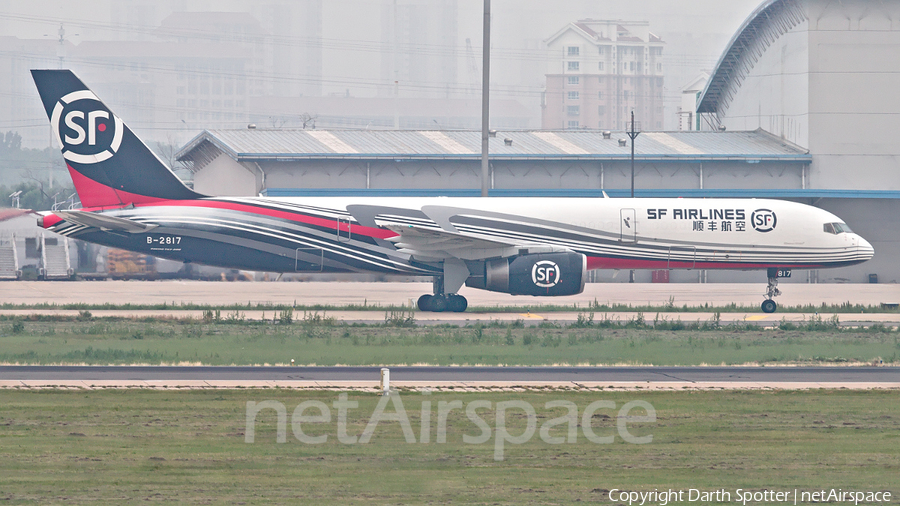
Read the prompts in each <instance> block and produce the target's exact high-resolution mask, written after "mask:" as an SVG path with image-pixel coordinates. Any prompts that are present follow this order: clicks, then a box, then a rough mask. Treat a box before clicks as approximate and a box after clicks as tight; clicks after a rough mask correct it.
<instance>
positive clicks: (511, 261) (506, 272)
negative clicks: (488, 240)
mask: <svg viewBox="0 0 900 506" xmlns="http://www.w3.org/2000/svg"><path fill="white" fill-rule="evenodd" d="M481 266H483V267H484V271H483V273H478V274H477V275H474V276H472V277H470V278H469V279H467V280H466V286H470V287H472V288H481V289H482V290H490V291H492V292H503V293H508V294H511V295H540V296H551V297H552V296H558V295H575V294H579V293H581V292H583V291H584V282H585V279H586V278H587V257H585V256H584V255H582V254H581V253H535V254H531V255H519V256H514V257H510V258H498V259H493V260H487V261H485V262H480V265H479V267H481ZM470 271H472V272H478V271H477V270H473V269H470Z"/></svg>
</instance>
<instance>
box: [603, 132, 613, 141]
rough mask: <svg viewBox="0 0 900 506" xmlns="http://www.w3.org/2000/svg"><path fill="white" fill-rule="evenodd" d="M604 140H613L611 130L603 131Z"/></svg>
mask: <svg viewBox="0 0 900 506" xmlns="http://www.w3.org/2000/svg"><path fill="white" fill-rule="evenodd" d="M603 138H604V139H612V132H610V131H609V130H604V131H603Z"/></svg>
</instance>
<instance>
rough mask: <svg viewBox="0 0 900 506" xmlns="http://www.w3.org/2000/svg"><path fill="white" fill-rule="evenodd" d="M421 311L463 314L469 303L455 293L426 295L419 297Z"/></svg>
mask: <svg viewBox="0 0 900 506" xmlns="http://www.w3.org/2000/svg"><path fill="white" fill-rule="evenodd" d="M417 305H418V306H419V310H420V311H431V312H434V313H442V312H444V311H451V312H454V313H462V312H463V311H465V310H466V308H467V307H469V301H467V300H466V298H465V297H463V296H462V295H457V294H455V293H451V294H449V295H447V294H434V295H428V294H425V295H423V296H421V297H419V302H418V303H417Z"/></svg>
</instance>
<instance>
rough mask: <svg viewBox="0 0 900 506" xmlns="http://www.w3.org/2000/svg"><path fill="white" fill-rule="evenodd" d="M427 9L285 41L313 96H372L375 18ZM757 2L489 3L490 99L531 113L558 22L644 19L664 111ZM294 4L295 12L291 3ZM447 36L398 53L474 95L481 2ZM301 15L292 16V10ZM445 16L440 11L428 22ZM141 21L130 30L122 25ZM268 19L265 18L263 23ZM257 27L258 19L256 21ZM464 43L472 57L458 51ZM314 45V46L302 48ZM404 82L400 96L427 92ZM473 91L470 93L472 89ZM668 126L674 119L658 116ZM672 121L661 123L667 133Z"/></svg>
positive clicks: (98, 18)
mask: <svg viewBox="0 0 900 506" xmlns="http://www.w3.org/2000/svg"><path fill="white" fill-rule="evenodd" d="M393 1H396V2H398V3H399V4H400V5H406V6H409V5H413V6H418V7H421V8H424V9H434V10H435V11H437V9H436V8H434V6H435V5H436V4H438V3H441V4H442V5H444V6H446V5H448V4H449V5H451V6H452V5H453V4H454V1H453V0H441V1H440V2H438V0H431V1H428V0H323V1H322V2H321V32H320V33H319V34H311V33H302V32H303V31H304V30H303V29H294V30H293V31H292V33H291V36H290V37H289V39H287V40H288V42H287V43H290V44H294V43H296V44H304V43H315V44H321V47H322V66H321V69H322V76H321V77H322V79H323V84H322V87H321V91H322V94H324V95H328V94H341V95H343V94H348V93H349V94H350V95H353V96H359V97H366V96H375V95H376V94H377V93H378V90H379V88H380V89H381V90H382V93H383V91H384V86H386V85H387V86H389V84H388V83H389V82H390V81H388V80H386V79H385V76H384V73H383V68H382V63H383V62H382V60H383V59H384V58H385V57H390V53H391V51H392V46H391V43H390V37H391V35H390V34H389V33H386V30H385V24H384V22H383V15H384V12H386V9H387V10H389V9H390V6H391V5H392V2H393ZM760 2H761V0H631V1H628V2H623V1H621V0H617V1H612V0H563V1H556V2H549V1H547V0H493V2H492V11H493V24H492V50H493V53H492V54H493V56H492V65H491V70H492V79H491V81H492V90H493V91H492V96H493V97H494V98H506V99H515V100H518V101H520V102H521V103H522V104H524V105H526V106H527V107H528V108H529V109H531V110H535V111H537V112H536V113H537V114H539V101H540V95H541V89H542V87H543V73H544V70H545V65H546V63H545V61H544V58H545V57H546V53H545V52H543V51H542V49H541V45H542V43H543V41H544V40H546V39H547V38H548V37H550V36H551V35H553V34H554V33H555V32H557V31H558V30H559V29H561V28H562V27H564V26H565V25H566V24H567V23H569V22H572V21H575V20H578V19H584V18H594V19H623V20H631V21H648V22H649V23H650V30H651V31H652V32H654V33H655V34H657V35H659V36H660V37H662V39H663V40H664V41H665V42H666V43H667V45H666V47H665V52H664V55H665V61H666V82H665V88H666V107H667V108H668V109H671V110H674V108H675V107H677V106H678V105H679V99H678V96H679V94H680V91H681V87H682V86H683V85H685V84H686V83H688V82H689V81H691V80H692V79H693V78H694V77H695V76H696V75H697V74H698V73H699V72H700V71H701V70H711V69H712V67H713V65H714V64H715V62H716V60H717V59H718V57H719V55H720V54H721V53H722V51H723V50H724V48H725V44H726V43H727V42H728V40H729V39H730V37H731V36H732V35H733V34H734V32H735V30H736V29H737V28H738V27H739V25H740V23H741V22H742V21H743V20H744V19H746V17H747V16H748V15H749V14H750V12H751V11H752V10H753V9H754V8H756V7H757V6H758V5H759V4H760ZM269 4H273V5H276V4H278V5H291V9H293V10H294V11H295V12H294V13H293V16H294V17H293V19H292V20H291V22H292V23H294V24H297V19H298V18H302V17H303V14H304V13H303V12H302V6H303V5H306V4H305V3H304V2H303V0H295V1H294V2H293V3H291V2H287V1H286V0H215V1H213V0H65V1H63V0H45V1H40V0H38V1H28V2H24V1H21V0H0V35H12V36H17V37H20V38H31V39H36V38H42V39H46V40H55V39H56V38H57V31H58V29H59V25H60V23H61V22H63V23H66V38H67V39H68V40H69V41H71V42H72V43H74V44H79V43H81V42H84V41H89V40H123V39H131V40H149V39H150V38H151V37H152V34H151V30H152V28H153V27H155V26H158V24H159V22H160V21H161V20H162V19H164V18H165V17H166V16H168V15H169V14H171V13H172V12H177V11H195V12H203V11H231V12H254V13H256V15H257V16H258V17H259V13H260V12H263V10H264V9H265V8H266V7H265V6H266V5H269ZM298 6H301V7H298ZM455 9H456V13H457V14H456V20H455V24H456V37H455V40H443V41H440V42H438V43H434V42H433V41H432V42H429V45H428V46H424V47H412V48H408V49H404V50H408V51H411V52H415V51H426V52H427V51H431V52H433V53H435V54H444V55H446V54H451V55H452V56H453V58H455V61H456V67H457V72H456V76H457V77H456V80H457V87H456V89H457V90H462V89H467V88H469V89H472V90H477V88H478V87H479V86H480V71H476V70H473V65H471V63H472V62H473V61H474V60H473V59H472V58H471V56H470V55H474V57H475V58H477V59H478V61H477V64H478V67H479V68H480V55H481V38H482V36H481V30H482V9H483V3H482V0H455ZM298 10H301V12H296V11H298ZM441 16H446V10H445V11H443V12H435V14H434V17H441ZM117 23H125V24H128V25H132V26H134V25H141V24H143V25H145V26H146V27H147V29H146V30H143V31H141V30H136V31H134V33H129V32H128V31H127V30H123V28H122V25H121V24H119V25H117ZM270 23H271V21H270ZM263 25H264V26H265V25H266V22H265V21H264V22H263ZM466 39H469V40H470V41H471V45H472V49H473V50H472V51H471V52H467V51H466ZM310 41H315V42H310ZM427 88H428V87H425V86H422V87H420V88H419V89H417V88H416V87H415V86H414V85H410V86H408V87H406V88H404V89H403V90H402V92H401V93H402V95H403V96H416V95H422V96H425V95H428V94H429V93H431V94H432V95H433V94H434V90H433V89H432V90H430V91H429V90H428V89H427ZM472 93H474V91H473V92H472ZM667 117H671V118H672V119H673V120H674V113H673V112H671V111H668V112H667ZM672 126H673V122H672V123H670V122H669V120H668V119H667V124H666V128H672Z"/></svg>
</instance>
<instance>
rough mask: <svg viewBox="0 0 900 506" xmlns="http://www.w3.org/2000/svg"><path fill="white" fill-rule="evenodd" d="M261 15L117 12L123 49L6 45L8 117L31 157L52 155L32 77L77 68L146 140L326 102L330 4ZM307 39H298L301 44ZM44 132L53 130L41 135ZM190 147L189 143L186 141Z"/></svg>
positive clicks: (108, 44) (268, 9)
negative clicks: (258, 110)
mask: <svg viewBox="0 0 900 506" xmlns="http://www.w3.org/2000/svg"><path fill="white" fill-rule="evenodd" d="M252 9H253V12H175V13H172V14H169V15H167V16H165V17H163V18H162V19H159V18H157V17H155V15H156V14H158V13H159V12H160V11H161V9H156V8H155V7H154V6H153V5H150V4H140V5H138V4H134V5H131V4H128V5H126V4H125V3H115V2H114V5H113V6H111V10H112V12H111V16H112V17H113V18H114V19H117V20H120V21H121V22H127V23H128V26H130V27H132V29H133V30H132V31H133V32H134V33H131V31H126V30H122V32H121V35H122V37H123V40H89V39H88V40H84V39H82V41H80V42H79V43H78V44H73V43H72V42H71V41H70V40H69V39H70V38H71V37H75V36H76V35H77V34H74V33H70V32H72V31H74V30H73V29H63V28H64V27H63V28H61V29H60V31H59V36H58V38H57V37H56V34H54V35H53V37H52V38H50V37H48V38H46V39H19V38H16V37H0V68H3V69H5V71H4V77H5V78H4V79H2V80H0V110H2V111H4V112H6V113H8V114H9V117H12V118H21V119H19V120H18V121H16V122H6V123H5V125H4V126H3V127H0V133H2V131H5V130H13V131H18V132H19V133H20V135H22V138H23V145H24V146H26V147H46V146H47V145H48V143H49V142H50V135H49V130H48V129H49V126H47V127H45V125H46V123H45V122H42V121H41V119H42V118H46V114H45V113H44V111H43V108H42V107H41V103H40V100H39V99H38V97H37V93H36V92H35V89H34V84H33V83H32V82H31V75H30V73H29V70H30V69H33V68H62V67H65V68H71V69H72V70H73V71H75V73H76V74H77V75H78V76H79V77H81V79H82V80H84V81H85V83H86V84H87V85H88V86H90V87H91V89H92V90H94V91H95V92H96V93H97V94H98V96H100V97H101V98H102V99H103V100H104V101H105V102H107V103H108V105H109V106H110V107H112V108H113V109H114V110H115V111H116V113H117V114H118V115H119V116H121V117H122V118H123V119H124V120H125V121H126V122H127V123H128V124H129V125H130V126H131V127H132V128H134V129H135V130H136V131H137V132H138V133H139V134H140V135H141V137H142V138H144V139H147V140H149V141H157V142H162V143H164V144H175V143H181V142H183V141H184V140H186V139H185V138H179V137H178V136H179V135H180V132H186V131H190V132H195V131H196V130H201V129H203V128H210V127H218V128H235V127H239V126H246V124H247V121H248V111H249V109H248V107H249V100H250V98H251V97H260V96H272V95H277V96H310V95H319V94H321V91H322V90H321V80H322V46H321V44H315V43H312V42H310V43H304V42H305V39H309V40H310V41H314V40H316V39H317V38H318V37H320V36H321V22H322V19H321V10H322V4H321V0H303V1H296V2H293V1H290V0H272V1H265V2H260V3H259V4H258V5H255V6H254V7H253V8H252ZM298 34H299V35H298ZM42 127H44V128H42ZM183 135H184V136H185V137H187V135H188V134H187V133H184V134H183Z"/></svg>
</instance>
